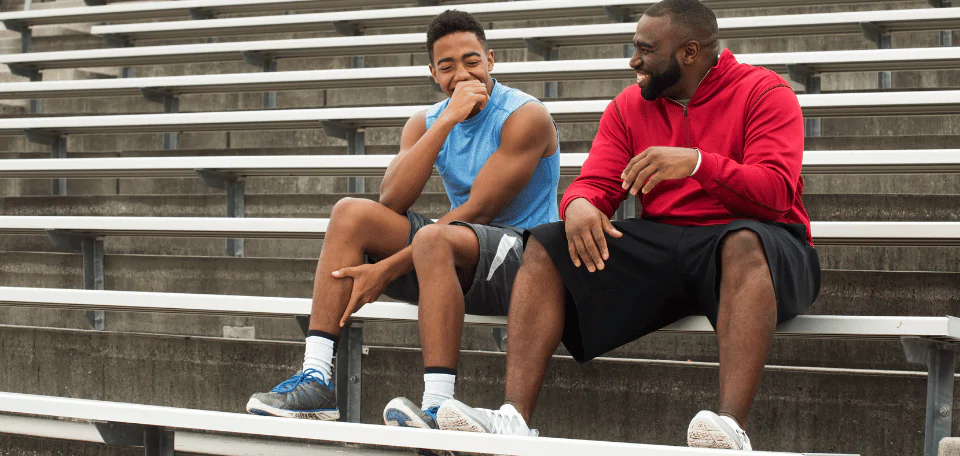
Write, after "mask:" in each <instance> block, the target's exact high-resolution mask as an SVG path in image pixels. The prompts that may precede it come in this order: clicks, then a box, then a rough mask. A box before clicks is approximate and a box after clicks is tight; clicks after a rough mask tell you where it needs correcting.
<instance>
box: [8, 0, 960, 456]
mask: <svg viewBox="0 0 960 456" xmlns="http://www.w3.org/2000/svg"><path fill="white" fill-rule="evenodd" d="M86 1H87V3H88V4H94V3H97V4H106V3H109V0H86ZM860 1H862V0H840V1H833V2H824V1H817V0H705V2H706V3H708V4H709V5H710V6H711V7H714V8H725V7H726V8H746V7H758V6H763V7H769V6H798V5H813V4H836V3H855V2H860ZM408 3H411V4H413V3H416V4H419V5H427V4H435V3H437V2H435V1H431V0H422V1H416V2H414V1H412V0H411V1H409V2H408ZM652 3H654V2H652V1H630V0H621V1H615V0H602V1H597V2H580V1H573V0H559V1H549V2H546V1H540V0H533V1H527V2H509V3H506V2H503V3H485V4H477V5H468V6H465V5H458V8H461V9H466V10H468V11H473V12H474V13H475V14H477V15H478V17H480V18H481V20H484V21H500V20H510V19H515V18H521V19H522V18H525V16H526V15H531V14H537V15H541V16H544V17H546V15H544V14H541V13H543V12H549V15H551V16H550V17H557V16H560V17H572V16H578V15H595V16H599V15H607V16H609V17H610V18H611V19H613V20H614V21H616V22H620V23H615V24H607V25H603V26H597V25H584V26H579V25H578V26H557V27H541V28H517V29H491V30H489V31H488V41H489V43H490V45H491V47H494V48H501V47H504V48H524V47H526V48H527V49H528V50H529V51H532V52H535V53H539V54H541V56H543V57H544V58H547V59H549V58H551V57H550V51H551V50H555V49H556V47H557V46H567V45H593V44H624V45H626V44H628V43H629V41H630V39H631V37H632V35H633V33H634V24H633V23H623V22H626V19H625V18H627V17H628V16H629V15H630V14H634V13H637V12H639V11H642V9H643V8H645V7H646V6H648V5H650V4H652ZM928 3H930V4H931V5H933V4H935V3H939V2H935V1H933V0H929V1H928ZM385 5H392V6H395V5H397V0H355V1H345V0H332V1H330V0H299V1H298V0H183V1H175V2H174V1H169V2H144V3H130V4H116V5H105V6H91V7H88V8H65V9H52V10H40V11H33V12H23V13H3V14H0V22H2V23H3V24H4V25H5V26H6V27H7V29H10V30H16V31H20V32H21V33H23V36H24V38H25V40H26V39H28V38H29V33H30V27H32V26H34V25H47V24H59V23H76V22H101V21H118V20H140V19H150V20H153V19H170V18H186V17H188V16H189V17H192V18H194V19H203V20H202V21H201V20H197V21H180V22H159V23H148V24H128V25H105V26H97V27H94V28H93V30H92V32H93V33H94V34H99V35H102V36H104V37H105V38H107V39H108V41H109V42H110V43H113V44H123V45H129V44H133V43H134V42H135V41H136V40H141V39H162V38H169V37H173V36H175V37H178V38H182V37H210V36H218V35H239V34H257V33H275V32H283V33H286V32H291V31H297V30H315V29H317V27H318V26H323V25H329V26H332V27H333V28H334V29H335V30H336V31H338V32H339V33H341V34H344V35H360V34H362V32H363V29H364V28H366V27H383V26H394V25H398V26H406V25H419V24H424V23H426V21H428V20H429V19H430V18H431V17H433V16H434V15H435V14H436V13H437V12H438V11H440V10H443V9H446V7H423V8H403V9H399V8H398V9H382V10H371V11H348V12H342V13H315V14H299V15H280V13H281V12H282V11H283V10H311V9H317V8H340V7H350V8H356V7H366V6H385ZM471 8H472V9H475V11H474V10H472V9H471ZM234 13H264V14H267V13H270V14H275V15H274V16H264V17H251V18H230V19H215V17H216V16H217V15H220V14H234ZM958 21H960V9H958V8H952V9H947V8H929V9H916V10H896V11H868V12H852V13H822V14H803V15H791V16H762V17H739V18H723V19H721V20H720V27H721V34H722V36H723V37H724V38H725V39H727V38H730V39H735V38H758V37H782V36H788V35H792V36H811V35H829V34H863V35H864V36H865V37H866V38H868V39H870V40H872V41H874V42H876V43H877V45H878V47H889V44H890V43H889V39H890V38H889V37H890V35H889V34H890V33H891V32H900V31H919V30H929V31H939V30H942V29H951V28H956V24H957V23H958ZM424 41H425V37H424V34H422V33H414V34H397V35H378V36H345V37H331V38H310V39H291V40H271V41H245V42H237V43H205V44H195V45H172V46H151V47H126V48H122V49H97V50H83V51H58V52H44V53H36V54H21V55H5V56H0V63H5V64H7V65H8V66H9V67H10V69H11V71H12V72H13V73H15V74H18V75H21V76H26V77H30V78H31V79H32V80H33V81H39V80H40V79H41V74H40V72H42V71H44V70H46V69H58V68H78V67H100V66H125V67H126V66H136V65H162V64H171V63H190V62H221V61H241V60H243V61H246V62H248V63H250V64H252V65H256V66H260V67H262V68H263V69H264V70H266V71H273V70H275V69H276V66H275V63H276V59H280V58H288V57H312V56H354V55H360V54H365V53H366V54H371V53H372V54H382V53H401V52H422V51H423V50H424ZM958 51H960V48H932V49H896V50H893V49H883V50H871V51H824V52H793V53H771V54H738V59H740V60H741V61H743V62H746V63H751V64H754V65H762V66H765V67H767V68H770V69H773V70H775V71H778V72H781V73H788V74H789V75H790V76H791V79H793V80H794V81H796V82H800V83H803V84H805V85H806V86H807V90H806V92H807V93H805V94H802V95H799V99H800V103H801V106H802V107H803V110H804V115H805V116H806V117H808V118H809V117H860V116H869V117H878V116H916V115H944V114H947V115H952V114H960V91H955V90H946V91H917V92H906V91H904V92H876V93H834V94H817V93H816V92H817V91H818V84H811V82H814V80H813V79H811V78H813V77H816V75H818V74H820V73H825V72H847V71H891V70H893V71H897V70H942V69H957V68H958V67H960V65H958V64H960V52H958ZM271 65H272V66H271ZM427 76H428V73H427V71H426V69H425V68H423V67H416V68H414V67H403V68H386V69H380V70H378V71H370V70H362V69H349V70H318V71H297V72H286V73H284V72H273V73H267V72H265V73H254V74H231V75H199V76H171V77H159V78H141V79H136V78H128V79H115V80H87V81H50V82H31V83H10V84H0V99H17V98H69V97H102V96H125V95H133V96H136V95H143V96H145V97H147V98H148V99H151V100H153V101H158V100H159V101H164V102H165V103H170V102H171V100H172V98H173V97H176V96H178V95H180V94H187V93H217V92H220V93H223V92H240V91H274V90H294V89H315V88H348V87H349V88H356V87H367V86H375V85H377V84H381V83H382V81H383V78H389V79H390V83H391V85H418V84H425V83H428V79H427ZM495 76H496V77H498V78H499V79H500V80H501V81H503V82H515V81H523V82H529V81H545V80H549V81H560V80H588V79H601V78H629V77H632V71H631V70H630V69H629V68H628V66H627V64H626V59H606V60H589V61H545V62H521V63H498V64H497V69H496V72H495ZM816 82H818V80H817V81H816ZM815 85H816V86H817V87H816V88H812V87H815ZM888 87H889V86H887V87H883V86H882V85H881V88H888ZM608 102H609V100H587V101H551V102H547V107H548V109H549V110H550V111H551V112H552V113H553V115H554V117H555V119H556V120H557V121H558V122H568V123H569V122H595V121H596V120H597V119H598V118H599V116H600V114H601V113H602V111H603V110H604V109H605V107H606V106H607V104H608ZM264 107H270V106H266V104H265V106H264ZM425 108H426V106H386V107H358V108H322V109H291V110H258V111H233V112H199V113H187V114H180V113H175V111H176V109H175V103H170V107H168V108H167V109H166V110H167V111H168V113H167V114H134V115H105V116H87V115H81V116H75V117H32V118H20V119H0V136H17V135H25V136H26V137H27V139H28V140H30V141H33V142H37V143H43V144H48V145H50V149H51V155H52V157H54V158H51V159H33V160H0V178H14V179H20V178H51V179H58V180H61V179H66V178H71V179H83V178H104V177H107V178H152V177H187V178H189V177H200V179H201V180H205V181H206V180H209V181H211V182H212V181H216V182H219V183H220V184H219V185H224V186H225V188H227V189H228V207H230V204H231V202H232V204H234V206H233V212H231V211H230V209H228V215H232V217H225V218H207V217H203V218H199V217H47V216H16V217H12V216H0V235H29V236H37V235H39V236H44V235H46V236H48V237H50V238H51V240H53V242H54V243H55V244H57V245H60V246H68V247H72V248H74V249H78V250H81V251H82V252H83V254H84V255H83V256H84V263H83V269H84V286H85V287H86V288H88V289H87V290H65V289H41V288H20V287H0V306H15V307H36V308H56V309H77V310H83V311H87V312H100V313H101V315H102V312H104V311H121V312H157V313H178V314H202V315H229V316H259V317H280V318H289V317H296V318H297V319H298V320H299V322H300V324H301V327H305V326H304V325H305V323H306V321H307V320H306V316H307V315H309V313H310V309H311V303H310V301H309V300H307V299H293V298H274V297H250V296H222V295H213V294H178V293H146V292H130V291H104V290H102V288H103V283H104V282H103V277H104V274H103V273H104V271H103V268H104V262H103V258H104V248H103V246H104V243H103V237H105V236H142V237H205V238H241V239H242V238H272V239H277V238H287V239H322V238H323V236H324V234H325V232H326V229H327V227H328V221H329V219H325V218H272V219H266V218H242V216H243V206H242V198H243V188H242V186H240V187H235V186H234V187H231V186H230V185H231V184H224V182H227V181H230V182H236V181H237V180H238V179H242V178H244V177H254V176H351V177H362V176H370V177H374V176H381V175H382V174H383V172H384V170H385V169H386V166H387V165H388V164H389V162H390V160H391V159H392V158H393V156H391V155H370V156H358V155H353V156H349V157H345V156H258V157H159V158H89V159H87V158H76V159H74V158H71V159H67V158H64V157H66V155H67V151H66V147H65V144H66V143H65V137H66V136H67V135H87V134H125V133H141V132H164V133H169V132H186V131H237V130H277V129H310V128H323V129H324V130H325V131H326V133H327V135H328V136H337V137H341V138H344V139H348V140H349V141H350V142H351V145H350V146H348V147H349V148H350V150H351V151H352V152H351V153H354V152H356V151H357V144H360V145H361V146H362V143H363V136H362V134H359V135H358V134H357V133H358V130H362V129H364V128H367V127H383V126H389V127H396V126H400V125H402V124H403V123H404V122H405V121H406V119H407V118H408V117H409V116H410V115H412V114H413V113H415V112H417V111H418V110H422V109H425ZM165 145H166V146H168V147H167V148H170V149H174V148H176V147H175V141H174V142H170V143H166V144H165ZM171 145H172V146H173V147H169V146H171ZM360 150H361V151H362V147H361V148H360ZM585 157H586V154H563V155H561V173H562V174H563V175H567V176H570V175H575V174H577V173H578V171H579V167H580V165H581V164H582V163H583V160H584V159H585ZM803 172H804V173H805V174H808V175H809V174H923V173H960V150H957V149H932V150H930V149H924V150H884V151H876V150H849V151H846V150H845V151H834V150H830V151H808V152H806V153H805V156H804V168H803ZM208 185H210V184H208ZM57 189H59V190H62V191H63V193H65V183H64V185H56V186H55V191H54V193H55V194H56V193H60V191H58V190H57ZM231 189H232V190H231ZM231 192H232V193H231ZM237 201H240V206H239V210H238V209H237V206H236V204H237ZM812 230H813V233H812V234H813V236H814V238H815V241H816V243H817V244H818V245H858V246H878V245H880V246H925V247H926V246H950V247H958V246H960V222H854V221H831V222H814V223H812ZM229 242H230V241H228V254H230V255H235V254H236V253H237V252H238V250H237V249H236V248H235V247H236V245H237V244H236V243H234V244H233V246H234V247H233V248H231V247H230V245H231V244H229ZM240 246H241V247H240V252H242V244H240ZM98 280H99V282H98ZM98 288H99V289H98ZM416 319H417V310H416V308H415V307H414V306H411V305H407V304H400V303H390V302H377V303H372V304H369V305H367V306H365V307H364V308H363V309H361V310H360V312H358V313H357V314H356V315H354V316H353V318H352V319H351V323H350V325H348V327H347V328H345V329H344V333H343V341H344V342H343V346H342V348H341V350H342V351H341V352H340V355H339V356H338V358H337V363H338V366H337V375H338V376H340V379H339V381H338V384H339V385H342V386H343V387H344V388H345V389H346V391H345V392H343V393H341V395H340V397H341V398H342V399H341V407H342V410H343V411H344V415H343V416H344V418H345V419H346V420H348V421H354V422H357V421H359V418H360V397H361V396H360V382H359V381H358V382H351V381H346V378H348V377H347V376H350V375H357V376H359V372H360V369H361V359H362V357H361V352H362V347H361V345H362V342H363V332H362V330H363V324H364V323H366V322H412V321H416ZM102 321H103V320H102V319H101V320H100V322H101V323H102ZM465 323H466V324H467V325H475V326H476V325H479V326H493V327H500V326H503V325H505V323H506V319H505V318H502V317H477V316H468V317H467V318H466V321H465ZM958 325H960V320H958V319H956V318H953V317H943V316H938V317H875V316H819V315H813V316H801V317H798V318H796V319H795V320H792V321H790V322H787V323H785V324H783V325H780V326H779V327H778V329H777V333H776V335H777V337H780V338H806V339H854V340H866V341H873V340H877V341H891V340H893V341H896V340H900V341H902V342H903V345H904V347H905V350H906V352H907V355H908V358H909V360H910V361H912V362H919V363H924V364H926V365H927V372H928V377H927V407H926V419H927V428H926V429H927V430H926V432H927V435H926V439H927V448H928V449H929V448H930V445H931V442H932V441H935V440H938V439H939V438H940V437H943V436H944V435H950V430H951V420H952V418H951V417H950V415H951V414H950V413H947V414H946V415H944V414H943V412H942V410H943V409H942V407H943V404H945V403H950V402H951V401H952V392H953V386H954V370H955V361H954V360H953V358H954V356H955V353H956V344H957V343H960V326H958ZM95 328H96V329H103V327H102V326H101V327H99V328H97V327H96V326H95ZM662 331H663V332H665V333H681V334H709V333H712V331H713V330H712V328H711V327H710V325H709V323H708V322H707V321H706V319H705V318H704V317H689V318H687V319H684V320H682V321H680V322H677V323H675V324H673V325H671V326H669V327H667V328H664V329H663V330H662ZM25 415H29V416H25ZM63 419H68V420H79V421H80V422H81V423H77V422H64V421H62V420H63ZM88 422H89V423H98V424H96V425H95V429H96V430H97V431H99V432H96V435H94V436H93V437H89V436H90V435H91V432H94V431H91V426H90V424H87V423H88ZM279 423H282V424H279ZM69 426H73V427H71V428H70V429H71V430H69V431H68V430H64V429H66V428H67V427H69ZM78 426H83V427H84V428H85V432H86V433H85V434H83V435H85V436H87V437H83V438H80V437H76V436H77V435H80V434H79V433H75V431H76V429H78ZM0 429H3V432H10V433H14V434H21V435H34V436H38V437H44V438H58V439H67V440H70V439H76V440H84V439H87V440H88V441H103V442H106V443H108V444H122V445H132V446H144V447H145V448H147V453H148V454H158V455H172V454H173V451H174V449H175V448H176V450H177V451H185V452H186V451H191V450H195V449H196V447H191V446H190V443H189V442H200V441H209V439H211V438H214V437H220V438H223V437H224V435H227V436H230V435H233V436H236V435H243V436H247V437H249V436H258V437H272V438H279V439H294V440H296V441H289V442H283V441H281V442H271V443H270V445H271V446H272V448H279V447H282V446H284V445H290V446H292V447H299V446H302V445H304V444H312V445H316V444H317V443H318V442H321V444H330V443H331V442H333V443H335V444H343V443H347V444H361V445H374V446H377V447H382V446H390V447H400V448H416V447H432V448H444V449H450V450H458V451H470V452H481V453H497V454H500V453H503V454H537V455H540V454H557V455H565V454H586V453H597V454H605V455H607V454H609V455H619V454H639V455H645V454H651V455H653V454H657V455H659V454H665V455H678V456H686V455H688V454H689V455H690V456H693V455H695V454H697V455H699V454H703V455H710V454H714V453H716V454H717V456H720V454H721V452H719V451H718V452H712V451H709V450H690V449H687V448H679V447H661V446H650V445H635V444H623V443H612V442H595V441H583V440H564V439H549V438H541V439H536V440H534V439H529V438H513V437H508V438H497V437H491V436H483V435H469V434H449V433H445V432H420V431H416V430H405V429H394V428H384V427H377V428H375V431H372V430H371V428H370V427H369V426H365V425H358V424H351V423H316V422H305V421H293V420H273V419H267V418H262V417H251V416H246V415H239V414H233V413H223V412H209V411H199V410H187V409H175V408H166V407H155V406H145V405H135V404H120V403H111V402H101V401H88V400H80V399H63V398H53V397H42V396H29V395H21V394H11V393H0ZM11 430H12V431H11ZM98 435H99V436H98ZM175 435H176V440H175V439H174V436H175ZM181 437H184V438H181ZM191 438H193V440H191ZM97 439H99V440H97ZM248 444H249V443H241V444H237V445H235V446H230V445H219V446H218V451H219V453H218V454H247V450H248V449H249V447H246V446H244V445H248ZM207 445H209V444H207ZM197 452H200V451H197ZM722 454H736V453H730V452H729V451H726V450H724V451H722ZM751 454H764V453H751ZM767 454H773V453H767ZM776 454H780V455H786V454H788V453H776ZM789 454H792V453H789Z"/></svg>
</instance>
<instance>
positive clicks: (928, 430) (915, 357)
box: [901, 337, 957, 456]
mask: <svg viewBox="0 0 960 456" xmlns="http://www.w3.org/2000/svg"><path fill="white" fill-rule="evenodd" d="M901 343H902V344H903V350H904V353H905V354H906V357H907V361H909V362H911V363H916V364H923V365H926V366H927V408H926V410H927V411H926V424H925V426H924V432H923V439H924V442H923V448H924V449H923V454H924V456H937V453H938V451H939V446H940V440H941V439H943V438H944V437H950V434H951V432H952V426H953V387H954V372H956V366H957V359H956V358H957V349H956V346H954V345H953V344H947V343H943V342H939V341H935V340H930V339H922V338H919V337H904V338H901Z"/></svg>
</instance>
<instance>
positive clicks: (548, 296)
mask: <svg viewBox="0 0 960 456" xmlns="http://www.w3.org/2000/svg"><path fill="white" fill-rule="evenodd" d="M564 299H565V289H564V285H563V281H562V279H561V277H560V274H559V272H558V271H557V268H556V267H555V266H554V264H553V262H552V261H551V260H550V256H549V254H548V253H547V251H546V249H545V248H544V247H543V245H542V244H541V243H540V242H539V241H537V239H536V238H534V237H532V236H531V237H530V238H529V240H528V241H527V247H526V249H525V250H524V252H523V260H522V261H521V263H520V269H519V270H518V271H517V276H516V279H515V280H514V283H513V292H512V296H511V299H510V315H509V316H508V321H509V324H508V325H507V340H508V343H507V378H506V391H505V402H506V403H505V404H504V405H503V407H500V410H485V409H473V408H471V407H469V406H467V405H466V404H463V403H461V402H458V401H456V400H451V401H447V402H445V403H444V404H443V406H442V407H441V408H440V411H439V422H440V427H441V429H447V430H458V431H468V432H486V433H499V434H511V435H537V433H536V431H531V430H530V428H529V426H528V423H529V422H530V419H531V418H532V417H533V410H534V407H535V406H536V402H537V396H539V394H540V389H541V387H542V386H543V378H544V375H545V374H546V371H547V363H548V361H549V360H550V357H551V356H552V355H553V353H554V351H556V349H557V346H558V345H559V344H560V339H561V337H562V335H563V325H564Z"/></svg>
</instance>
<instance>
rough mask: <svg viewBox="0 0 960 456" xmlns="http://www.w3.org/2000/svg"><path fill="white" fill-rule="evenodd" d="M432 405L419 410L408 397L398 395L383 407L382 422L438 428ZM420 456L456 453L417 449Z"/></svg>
mask: <svg viewBox="0 0 960 456" xmlns="http://www.w3.org/2000/svg"><path fill="white" fill-rule="evenodd" d="M439 408H440V407H432V408H428V409H426V410H421V409H420V407H417V406H416V405H415V404H414V403H413V402H411V401H410V399H407V398H405V397H398V398H396V399H394V400H392V401H390V403H388V404H387V407H386V408H384V409H383V422H384V423H385V424H386V425H387V426H400V427H413V428H420V429H439V428H440V427H439V426H437V410H438V409H439ZM417 454H418V455H420V456H455V455H456V453H452V452H449V451H443V450H427V449H419V450H417Z"/></svg>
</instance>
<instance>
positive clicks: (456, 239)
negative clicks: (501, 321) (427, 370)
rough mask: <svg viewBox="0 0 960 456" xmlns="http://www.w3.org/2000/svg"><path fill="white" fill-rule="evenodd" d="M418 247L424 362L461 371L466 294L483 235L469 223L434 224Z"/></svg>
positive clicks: (424, 232) (419, 234)
mask: <svg viewBox="0 0 960 456" xmlns="http://www.w3.org/2000/svg"><path fill="white" fill-rule="evenodd" d="M412 246H413V265H414V268H415V269H416V271H417V280H418V281H419V282H420V308H419V320H420V345H421V347H423V364H424V366H426V367H439V368H447V369H453V370H455V369H456V368H457V364H458V362H459V361H460V337H461V333H462V331H463V316H464V313H465V309H464V301H463V296H464V292H465V291H466V290H468V289H469V287H470V286H471V284H472V281H473V271H474V270H475V269H476V266H477V261H478V259H479V257H480V244H479V241H477V235H476V234H475V233H474V232H473V230H472V229H471V228H469V227H466V226H461V225H430V226H425V227H423V228H422V229H421V230H420V231H418V232H417V235H416V236H415V237H414V239H413V244H412Z"/></svg>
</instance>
